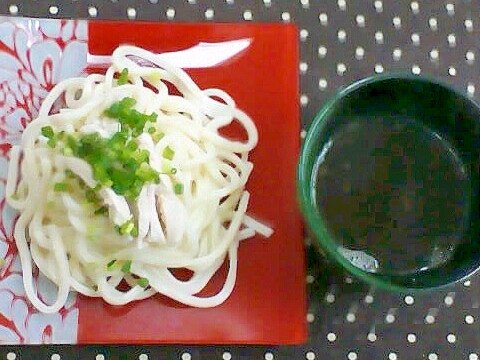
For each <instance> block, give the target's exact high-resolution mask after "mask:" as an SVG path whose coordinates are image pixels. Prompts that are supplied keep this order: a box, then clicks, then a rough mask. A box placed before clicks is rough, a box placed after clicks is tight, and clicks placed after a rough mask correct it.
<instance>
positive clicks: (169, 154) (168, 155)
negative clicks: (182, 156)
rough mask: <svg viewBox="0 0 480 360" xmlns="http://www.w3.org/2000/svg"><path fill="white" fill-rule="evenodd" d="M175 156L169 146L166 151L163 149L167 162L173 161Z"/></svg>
mask: <svg viewBox="0 0 480 360" xmlns="http://www.w3.org/2000/svg"><path fill="white" fill-rule="evenodd" d="M173 155H175V151H173V150H172V149H171V148H170V146H167V147H166V148H165V149H163V153H162V156H163V157H164V158H165V159H167V160H172V159H173Z"/></svg>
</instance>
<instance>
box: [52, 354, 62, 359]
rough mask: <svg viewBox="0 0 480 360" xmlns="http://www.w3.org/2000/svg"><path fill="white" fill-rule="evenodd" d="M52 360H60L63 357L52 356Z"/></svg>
mask: <svg viewBox="0 0 480 360" xmlns="http://www.w3.org/2000/svg"><path fill="white" fill-rule="evenodd" d="M50 359H51V360H60V359H61V357H60V355H59V354H52V356H50Z"/></svg>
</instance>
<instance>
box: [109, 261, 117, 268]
mask: <svg viewBox="0 0 480 360" xmlns="http://www.w3.org/2000/svg"><path fill="white" fill-rule="evenodd" d="M116 262H117V260H112V261H110V262H109V263H108V264H107V269H108V270H112V268H113V266H114V265H115V263H116Z"/></svg>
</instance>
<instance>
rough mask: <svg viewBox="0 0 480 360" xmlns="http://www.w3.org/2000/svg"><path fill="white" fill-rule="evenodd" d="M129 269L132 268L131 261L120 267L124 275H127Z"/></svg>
mask: <svg viewBox="0 0 480 360" xmlns="http://www.w3.org/2000/svg"><path fill="white" fill-rule="evenodd" d="M131 267H132V261H131V260H127V261H124V262H123V265H122V271H123V272H124V273H129V272H130V268H131Z"/></svg>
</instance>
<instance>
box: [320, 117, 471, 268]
mask: <svg viewBox="0 0 480 360" xmlns="http://www.w3.org/2000/svg"><path fill="white" fill-rule="evenodd" d="M312 176H314V177H315V183H316V188H315V189H314V190H313V191H314V192H315V193H314V194H313V195H314V199H315V201H316V207H317V211H319V212H320V213H321V215H322V217H323V218H324V219H325V222H326V225H327V228H328V230H329V231H330V232H331V233H332V235H333V236H334V237H335V238H336V239H338V243H339V244H340V245H341V246H340V248H339V251H340V252H341V253H342V254H343V255H344V256H345V257H347V258H348V259H349V260H350V262H351V263H353V264H354V265H356V266H357V267H360V268H362V269H364V270H366V271H370V272H382V273H385V274H388V273H390V274H395V275H400V274H411V273H417V272H419V271H423V270H429V269H432V268H436V267H440V266H442V265H444V264H445V263H447V262H448V261H449V260H450V259H451V258H452V257H453V254H454V252H455V249H456V248H457V247H458V246H459V245H460V244H461V243H462V241H464V239H465V238H467V239H468V237H465V236H464V235H465V232H466V231H468V226H469V221H470V219H469V216H470V200H469V199H470V196H471V194H470V189H471V184H470V179H469V176H468V173H467V172H466V170H465V166H464V164H463V163H462V161H461V159H460V157H459V156H458V155H457V153H456V152H455V150H454V149H453V147H452V146H451V145H450V144H449V142H448V141H447V140H445V139H443V138H442V137H441V136H440V135H438V134H437V133H436V132H434V131H433V130H431V129H430V128H428V127H426V126H425V125H424V124H423V123H421V122H416V121H415V120H413V119H410V118H405V117H388V116H384V117H374V118H372V117H352V118H349V119H348V120H346V121H343V122H342V124H341V125H339V126H338V127H336V129H335V130H334V131H333V133H332V134H331V136H330V139H329V141H328V142H327V143H326V144H325V145H324V146H323V148H322V150H321V152H320V155H319V157H318V159H317V163H316V166H315V169H314V173H313V175H312Z"/></svg>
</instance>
